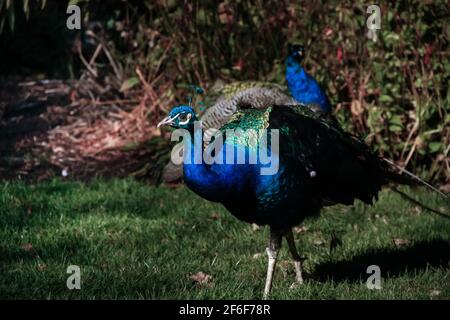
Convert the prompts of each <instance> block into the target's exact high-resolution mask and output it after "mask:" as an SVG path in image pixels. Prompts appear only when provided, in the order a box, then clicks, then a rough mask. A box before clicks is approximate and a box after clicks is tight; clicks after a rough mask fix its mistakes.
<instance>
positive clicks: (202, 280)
mask: <svg viewBox="0 0 450 320" xmlns="http://www.w3.org/2000/svg"><path fill="white" fill-rule="evenodd" d="M189 278H190V279H191V280H194V281H195V282H197V283H198V284H200V285H202V286H203V285H209V286H210V285H211V284H210V280H211V279H212V277H211V276H210V275H209V274H206V273H204V272H203V271H199V272H197V273H196V274H191V275H190V276H189Z"/></svg>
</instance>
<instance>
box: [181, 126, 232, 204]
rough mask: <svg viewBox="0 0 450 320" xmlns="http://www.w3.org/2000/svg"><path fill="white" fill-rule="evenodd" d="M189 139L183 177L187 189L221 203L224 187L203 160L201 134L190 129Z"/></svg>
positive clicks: (186, 142)
mask: <svg viewBox="0 0 450 320" xmlns="http://www.w3.org/2000/svg"><path fill="white" fill-rule="evenodd" d="M188 131H189V133H190V136H189V139H187V140H186V141H185V152H184V164H183V175H184V181H185V183H186V184H187V185H188V187H189V188H190V189H191V190H192V191H194V192H195V193H197V194H198V195H200V196H201V197H203V198H205V199H207V200H210V201H215V202H221V201H222V200H223V197H224V189H226V188H225V186H224V184H223V181H222V179H221V177H220V176H219V175H218V174H217V173H216V172H214V171H213V170H211V165H208V164H206V163H205V162H204V160H203V157H202V155H203V139H202V136H203V132H202V130H194V128H190V129H189V130H188Z"/></svg>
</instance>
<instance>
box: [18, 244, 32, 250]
mask: <svg viewBox="0 0 450 320" xmlns="http://www.w3.org/2000/svg"><path fill="white" fill-rule="evenodd" d="M21 248H22V249H23V250H25V251H26V252H30V251H32V250H33V245H32V244H31V243H25V244H24V245H22V246H21Z"/></svg>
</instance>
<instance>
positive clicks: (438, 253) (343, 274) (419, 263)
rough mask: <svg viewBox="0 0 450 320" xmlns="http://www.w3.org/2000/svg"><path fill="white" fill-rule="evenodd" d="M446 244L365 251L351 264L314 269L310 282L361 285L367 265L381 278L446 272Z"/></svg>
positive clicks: (449, 245)
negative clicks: (431, 270)
mask: <svg viewBox="0 0 450 320" xmlns="http://www.w3.org/2000/svg"><path fill="white" fill-rule="evenodd" d="M449 261H450V242H447V241H444V240H439V239H438V240H432V241H429V242H417V243H415V244H413V245H411V246H410V247H407V248H385V249H380V250H373V251H368V252H366V253H364V254H361V255H357V256H354V257H353V258H352V259H351V260H345V261H339V262H327V263H323V264H320V265H318V266H316V267H315V269H314V272H313V273H312V275H311V278H313V279H314V280H317V281H320V282H325V281H328V280H333V281H338V282H340V281H361V279H367V277H368V276H369V274H367V273H366V270H367V267H368V266H370V265H378V266H379V267H380V269H381V274H382V276H383V277H396V276H400V275H402V274H404V273H414V272H417V271H422V270H425V269H427V268H429V267H435V268H439V267H440V268H444V269H448V268H449Z"/></svg>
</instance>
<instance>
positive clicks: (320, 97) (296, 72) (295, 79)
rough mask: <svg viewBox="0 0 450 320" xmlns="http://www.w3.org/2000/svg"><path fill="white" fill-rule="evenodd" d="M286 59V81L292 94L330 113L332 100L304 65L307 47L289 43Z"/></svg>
mask: <svg viewBox="0 0 450 320" xmlns="http://www.w3.org/2000/svg"><path fill="white" fill-rule="evenodd" d="M288 50H289V55H288V57H287V59H286V82H287V84H288V88H289V91H290V93H291V95H292V96H293V97H294V98H295V100H297V101H298V102H300V103H302V104H305V105H318V106H319V107H320V109H321V110H322V111H323V112H325V113H328V112H330V111H331V107H330V101H329V100H328V97H327V95H326V94H325V91H324V90H323V89H322V88H321V87H320V85H319V84H318V83H317V81H316V79H314V78H313V77H312V76H311V75H310V74H308V73H307V72H306V71H305V69H304V68H303V66H302V62H303V58H304V56H305V49H304V48H303V46H301V45H289V46H288Z"/></svg>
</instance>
